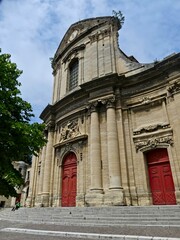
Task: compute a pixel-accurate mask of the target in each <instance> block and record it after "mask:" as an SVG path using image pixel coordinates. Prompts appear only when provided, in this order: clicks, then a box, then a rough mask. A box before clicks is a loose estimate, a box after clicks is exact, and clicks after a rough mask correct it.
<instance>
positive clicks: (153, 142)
mask: <svg viewBox="0 0 180 240" xmlns="http://www.w3.org/2000/svg"><path fill="white" fill-rule="evenodd" d="M162 143H166V144H169V145H173V139H172V136H165V137H157V138H150V139H147V140H143V141H139V142H135V146H136V151H138V150H140V149H141V148H144V147H149V148H156V147H157V146H158V145H159V144H162Z"/></svg>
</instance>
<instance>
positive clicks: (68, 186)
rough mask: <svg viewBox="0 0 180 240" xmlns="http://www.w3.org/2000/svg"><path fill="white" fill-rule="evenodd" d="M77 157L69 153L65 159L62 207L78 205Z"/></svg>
mask: <svg viewBox="0 0 180 240" xmlns="http://www.w3.org/2000/svg"><path fill="white" fill-rule="evenodd" d="M76 182H77V159H76V155H75V154H74V153H69V154H68V155H67V156H66V157H65V159H64V161H63V173H62V203H61V206H62V207H75V206H76V186H77V183H76Z"/></svg>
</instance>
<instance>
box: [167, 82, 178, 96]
mask: <svg viewBox="0 0 180 240" xmlns="http://www.w3.org/2000/svg"><path fill="white" fill-rule="evenodd" d="M167 91H168V92H169V94H170V96H172V95H173V94H176V93H177V92H179V91H180V81H179V82H177V81H176V82H174V83H173V84H172V85H171V86H169V88H168V89H167Z"/></svg>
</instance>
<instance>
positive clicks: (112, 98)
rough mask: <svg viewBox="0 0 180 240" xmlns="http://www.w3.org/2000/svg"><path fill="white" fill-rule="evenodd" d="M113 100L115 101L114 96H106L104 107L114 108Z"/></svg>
mask: <svg viewBox="0 0 180 240" xmlns="http://www.w3.org/2000/svg"><path fill="white" fill-rule="evenodd" d="M115 102H116V99H115V96H113V97H111V98H108V99H107V102H106V108H115Z"/></svg>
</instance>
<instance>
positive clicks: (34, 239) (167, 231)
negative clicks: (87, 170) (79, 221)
mask: <svg viewBox="0 0 180 240" xmlns="http://www.w3.org/2000/svg"><path fill="white" fill-rule="evenodd" d="M4 228H26V229H37V230H49V231H63V232H83V233H85V232H86V233H101V234H118V235H136V236H137V235H138V236H153V237H167V238H170V237H173V238H177V239H180V227H160V226H137V227H135V226H124V227H111V226H109V227H107V226H106V227H84V226H70V227H69V226H63V225H55V224H33V223H23V222H11V221H4V220H0V230H1V229H4ZM24 239H26V240H57V239H58V240H62V239H63V240H65V239H66V240H70V239H71V240H79V239H81V240H83V238H75V237H59V236H44V235H31V234H24V233H14V232H13V233H10V232H3V231H0V240H24ZM85 239H87V238H84V240H85ZM88 239H90V238H88Z"/></svg>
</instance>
